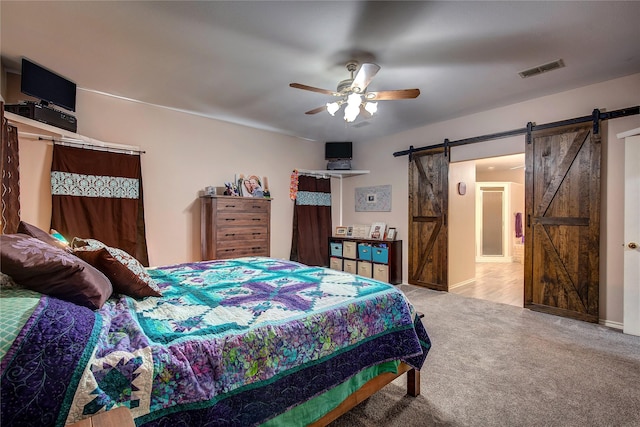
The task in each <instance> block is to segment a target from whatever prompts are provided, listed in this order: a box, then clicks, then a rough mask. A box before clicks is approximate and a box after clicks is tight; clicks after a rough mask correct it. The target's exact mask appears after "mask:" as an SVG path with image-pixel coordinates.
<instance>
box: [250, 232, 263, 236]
mask: <svg viewBox="0 0 640 427" xmlns="http://www.w3.org/2000/svg"><path fill="white" fill-rule="evenodd" d="M251 234H252V235H254V236H259V235H261V234H262V233H251Z"/></svg>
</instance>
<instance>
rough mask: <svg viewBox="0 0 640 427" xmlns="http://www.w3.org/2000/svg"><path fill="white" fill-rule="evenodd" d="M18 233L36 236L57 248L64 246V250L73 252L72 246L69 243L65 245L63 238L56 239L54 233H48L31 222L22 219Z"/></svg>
mask: <svg viewBox="0 0 640 427" xmlns="http://www.w3.org/2000/svg"><path fill="white" fill-rule="evenodd" d="M18 233H20V234H26V235H28V236H31V237H35V238H36V239H38V240H42V241H43V242H45V243H47V244H49V245H51V246H53V247H56V248H62V249H64V250H66V251H67V252H72V251H71V248H69V246H68V245H65V244H64V242H62V241H61V240H58V239H56V238H55V237H53V236H52V235H50V234H49V233H47V232H46V231H44V230H41V229H40V228H38V227H36V226H35V225H32V224H29V223H27V222H24V221H20V224H18Z"/></svg>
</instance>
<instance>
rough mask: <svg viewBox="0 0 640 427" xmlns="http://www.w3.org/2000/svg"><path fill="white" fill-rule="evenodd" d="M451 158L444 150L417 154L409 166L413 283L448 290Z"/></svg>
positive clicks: (410, 280)
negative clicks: (448, 212)
mask: <svg viewBox="0 0 640 427" xmlns="http://www.w3.org/2000/svg"><path fill="white" fill-rule="evenodd" d="M448 177H449V160H448V158H447V157H445V155H444V150H442V149H438V150H430V151H426V152H421V153H419V154H414V155H413V156H412V160H411V162H410V165H409V283H411V284H413V285H420V286H425V287H427V288H430V289H436V290H441V291H447V290H448V275H447V268H448V265H447V264H448V263H447V250H448V246H447V243H448V242H447V208H448V194H449V193H448V192H449V189H448Z"/></svg>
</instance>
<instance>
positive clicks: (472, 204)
mask: <svg viewBox="0 0 640 427" xmlns="http://www.w3.org/2000/svg"><path fill="white" fill-rule="evenodd" d="M524 163H525V160H524V153H522V154H517V155H511V156H501V157H494V158H487V159H477V160H471V161H465V162H459V163H451V164H450V174H451V181H454V182H453V183H452V186H451V187H450V188H453V192H454V194H451V195H450V198H449V199H450V203H451V206H450V208H451V210H450V212H451V224H452V226H451V227H450V230H451V236H452V237H453V238H454V239H456V240H457V241H452V242H451V245H450V246H451V247H450V252H449V253H450V264H449V265H450V268H451V269H455V271H456V272H464V273H461V274H459V275H456V274H454V273H453V272H452V274H451V279H452V280H451V282H450V286H449V291H450V292H452V293H456V294H460V295H463V296H468V297H472V298H479V299H485V300H489V301H493V302H499V303H504V304H510V305H515V306H518V307H523V306H524V244H523V243H524V235H523V227H522V214H523V212H524V202H525V200H524V198H525V196H524V180H525V175H524ZM462 179H468V180H471V179H473V180H474V181H475V183H474V184H475V185H473V188H474V191H473V193H472V194H471V197H470V198H467V199H465V196H463V195H459V194H455V186H456V183H455V181H458V180H462ZM469 184H470V183H469ZM468 187H471V185H469V186H468ZM454 209H456V210H457V211H458V213H457V214H456V215H454V212H453V210H454ZM469 211H471V212H473V213H472V214H469ZM465 212H466V214H465ZM518 214H519V215H518ZM469 222H473V232H471V230H470V229H469V228H468V227H469ZM459 229H466V230H467V231H466V235H467V237H469V234H472V235H473V236H474V238H473V239H468V238H467V239H463V238H462V236H456V234H455V232H454V230H459ZM461 242H462V243H461Z"/></svg>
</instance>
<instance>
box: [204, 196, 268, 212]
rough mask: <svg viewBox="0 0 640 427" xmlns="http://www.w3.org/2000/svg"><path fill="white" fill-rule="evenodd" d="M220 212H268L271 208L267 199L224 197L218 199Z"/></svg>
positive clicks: (217, 207)
mask: <svg viewBox="0 0 640 427" xmlns="http://www.w3.org/2000/svg"><path fill="white" fill-rule="evenodd" d="M216 209H217V210H218V212H220V213H221V212H235V213H240V212H243V213H259V212H264V213H266V212H267V210H268V209H269V202H268V201H265V200H251V199H249V198H246V199H243V198H238V199H237V200H233V199H231V200H229V199H224V200H220V201H218V204H217V206H216Z"/></svg>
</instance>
